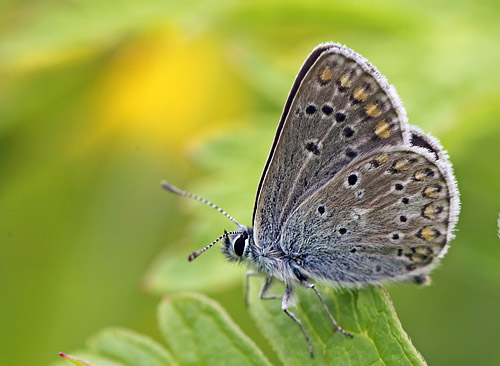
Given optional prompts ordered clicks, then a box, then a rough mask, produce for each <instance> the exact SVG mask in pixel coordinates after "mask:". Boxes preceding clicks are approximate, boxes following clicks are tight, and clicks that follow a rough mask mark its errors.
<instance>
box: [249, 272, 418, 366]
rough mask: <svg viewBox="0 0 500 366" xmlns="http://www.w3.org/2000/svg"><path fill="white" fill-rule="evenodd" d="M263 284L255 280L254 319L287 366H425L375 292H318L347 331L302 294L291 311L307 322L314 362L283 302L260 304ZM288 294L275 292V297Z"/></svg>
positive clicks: (312, 296)
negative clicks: (334, 330) (282, 307)
mask: <svg viewBox="0 0 500 366" xmlns="http://www.w3.org/2000/svg"><path fill="white" fill-rule="evenodd" d="M262 282H263V279H262V278H250V294H249V300H250V314H251V315H252V317H253V318H254V319H255V321H256V323H257V325H258V327H259V328H260V330H261V333H262V334H263V335H264V336H265V337H266V338H267V339H268V341H269V342H270V343H271V345H272V347H273V349H274V350H275V351H276V353H277V354H278V357H279V358H280V359H281V361H282V362H283V364H285V365H304V364H308V365H335V366H342V365H359V366H362V365H425V364H426V363H425V361H424V360H423V358H422V357H421V356H420V354H419V353H418V352H417V350H416V349H415V348H414V347H413V345H412V344H411V342H410V339H409V338H408V335H407V334H406V333H405V332H404V330H403V329H402V327H401V324H400V322H399V320H398V318H397V315H396V313H395V311H394V308H393V306H392V303H391V300H390V298H389V295H388V294H387V292H386V291H385V290H384V289H382V288H375V287H370V288H367V289H363V290H342V291H334V290H333V289H331V288H326V287H325V288H323V287H321V288H319V290H320V293H321V294H322V297H323V299H324V300H325V302H326V304H327V305H328V308H329V309H330V311H331V312H332V314H333V316H334V317H335V319H336V320H337V322H338V323H339V325H340V326H341V327H343V329H345V330H346V331H348V332H350V333H351V334H353V335H354V337H353V338H350V337H347V336H345V335H343V334H341V333H339V332H333V329H334V327H333V325H332V323H331V322H330V320H329V318H328V315H327V314H326V312H325V311H324V309H323V307H322V305H321V303H320V301H319V300H318V298H317V297H316V295H315V293H314V292H313V291H311V290H305V289H298V303H297V308H291V309H290V310H291V311H292V312H293V313H294V314H295V315H296V316H297V317H298V318H299V319H301V321H302V324H303V325H304V327H305V329H306V331H307V333H308V335H309V337H310V338H311V343H312V346H313V349H314V354H315V356H314V358H313V359H311V358H310V356H309V352H308V349H307V344H306V341H305V339H304V337H303V336H302V333H301V332H300V329H299V327H298V326H297V324H295V323H294V322H293V321H292V320H291V319H290V318H288V317H287V316H286V315H285V314H284V313H283V311H282V310H281V302H280V301H279V300H261V299H259V296H258V293H259V289H260V286H261V285H262ZM282 292H283V286H282V285H280V286H273V287H272V288H271V289H270V292H269V293H270V294H271V293H272V294H275V293H276V294H279V293H282Z"/></svg>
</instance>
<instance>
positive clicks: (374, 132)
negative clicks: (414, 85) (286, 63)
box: [253, 44, 409, 246]
mask: <svg viewBox="0 0 500 366" xmlns="http://www.w3.org/2000/svg"><path fill="white" fill-rule="evenodd" d="M408 141H409V130H408V125H407V120H406V114H405V111H404V109H403V107H402V105H401V103H400V101H399V98H398V97H397V95H396V92H395V91H394V89H393V88H392V86H390V85H389V84H388V83H387V81H386V79H385V78H384V77H383V76H381V75H380V74H379V73H378V71H377V70H376V69H375V67H373V66H372V65H371V64H370V63H369V62H368V61H367V60H366V59H364V58H363V57H362V56H360V55H359V54H357V53H355V52H354V51H352V50H350V49H348V48H346V47H343V46H339V45H336V44H326V45H322V46H319V47H317V48H316V49H315V50H314V51H313V52H312V53H311V55H310V56H309V58H308V59H307V60H306V61H305V63H304V65H303V67H302V68H301V70H300V71H299V74H298V75H297V78H296V80H295V83H294V85H293V87H292V90H291V92H290V96H289V97H288V100H287V102H286V104H285V109H284V111H283V115H282V117H281V121H280V124H279V126H278V130H277V132H276V137H275V141H274V143H273V146H272V148H271V151H270V154H269V157H268V160H267V163H266V166H265V168H264V172H263V175H262V178H261V181H260V183H259V188H258V191H257V198H256V204H255V208H254V218H253V227H254V237H255V238H256V243H257V245H259V246H269V245H278V241H279V237H280V233H281V230H282V227H283V224H284V222H285V221H286V220H287V219H288V218H289V216H290V215H291V213H292V212H293V211H294V210H295V209H296V208H297V207H298V206H299V205H300V204H301V203H302V202H304V200H305V199H306V198H307V197H309V196H310V195H311V194H313V193H314V192H316V191H317V190H318V189H319V188H320V187H322V186H323V185H324V184H325V183H326V182H328V181H329V180H330V179H332V177H334V176H335V175H336V174H337V173H338V172H339V171H340V170H341V169H342V168H344V167H345V166H347V165H348V164H349V163H350V162H351V161H352V160H353V159H355V158H356V157H358V156H361V155H365V154H367V153H369V152H370V151H374V150H377V149H380V148H381V147H383V146H398V145H402V144H403V143H407V142H408Z"/></svg>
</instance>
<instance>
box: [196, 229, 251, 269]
mask: <svg viewBox="0 0 500 366" xmlns="http://www.w3.org/2000/svg"><path fill="white" fill-rule="evenodd" d="M239 233H242V231H238V230H235V231H230V232H227V231H226V230H224V234H222V235H221V236H219V237H218V238H217V239H215V240H214V241H213V242H211V243H210V244H208V245H207V246H206V247H205V248H201V249H200V250H197V251H196V252H193V253H191V254H190V255H189V257H188V261H190V262H191V261H193V260H194V259H196V258H197V257H198V256H199V255H200V254H201V253H203V252H204V251H206V250H207V249H210V248H211V247H212V246H213V245H214V244H215V243H217V242H218V241H219V240H221V239H222V238H225V237H226V236H228V235H233V234H239Z"/></svg>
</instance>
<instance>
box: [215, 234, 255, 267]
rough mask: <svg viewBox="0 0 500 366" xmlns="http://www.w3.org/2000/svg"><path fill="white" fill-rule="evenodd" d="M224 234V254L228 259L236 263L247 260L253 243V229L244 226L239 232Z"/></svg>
mask: <svg viewBox="0 0 500 366" xmlns="http://www.w3.org/2000/svg"><path fill="white" fill-rule="evenodd" d="M224 234H225V237H224V240H223V241H222V252H223V253H224V255H225V256H226V258H228V259H229V260H230V261H234V262H242V261H244V260H245V259H247V258H248V256H249V255H250V249H251V243H252V242H253V237H252V229H251V228H249V227H246V226H243V225H242V226H240V228H239V230H238V231H236V232H232V233H227V232H225V233H224Z"/></svg>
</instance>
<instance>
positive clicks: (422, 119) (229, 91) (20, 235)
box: [0, 0, 500, 366]
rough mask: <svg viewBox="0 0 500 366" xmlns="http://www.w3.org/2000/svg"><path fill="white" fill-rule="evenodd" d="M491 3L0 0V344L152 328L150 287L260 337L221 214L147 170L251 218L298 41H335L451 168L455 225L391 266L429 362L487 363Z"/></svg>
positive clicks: (49, 351) (499, 110)
mask: <svg viewBox="0 0 500 366" xmlns="http://www.w3.org/2000/svg"><path fill="white" fill-rule="evenodd" d="M499 19H500V4H499V3H498V2H497V1H493V0H491V1H488V0H481V1H474V2H472V1H446V0H445V1H431V0H426V1H419V2H413V1H397V0H386V1H369V0H363V1H356V2H353V1H349V0H345V1H326V0H325V1H314V2H311V1H305V0H304V1H298V0H294V1H289V0H281V1H273V2H269V1H264V0H252V1H228V0H226V1H217V2H215V1H209V0H200V1H168V0H167V1H159V0H145V1H141V2H138V1H133V0H118V1H112V2H103V1H97V0H85V1H83V0H69V1H64V2H61V1H50V0H47V1H15V0H10V1H9V0H7V1H5V0H4V1H3V2H1V3H0V363H1V364H3V365H11V366H12V365H28V364H37V365H45V364H49V363H51V362H53V361H55V360H56V359H57V358H58V356H57V353H58V352H60V351H65V352H71V351H72V350H74V349H77V348H81V347H83V345H84V342H85V339H86V338H87V337H89V336H90V335H92V334H93V333H95V332H96V331H98V330H99V329H101V328H103V327H106V326H125V327H130V328H132V329H134V330H137V331H139V332H142V333H145V334H149V335H152V336H153V337H155V338H156V339H159V338H160V337H159V336H158V330H157V329H156V305H157V303H158V302H159V298H160V296H161V295H162V294H165V293H173V292H178V291H183V290H185V291H201V292H204V293H207V294H208V295H209V296H211V297H213V298H215V299H217V300H218V301H220V302H221V303H222V305H223V306H224V307H225V308H226V309H227V310H228V311H229V313H230V314H231V315H232V317H233V318H234V319H235V320H236V322H237V323H238V324H239V325H240V326H241V327H242V328H243V329H244V330H245V331H246V332H247V333H248V334H249V335H250V336H252V338H254V340H255V341H256V342H257V343H258V344H259V345H260V346H261V347H262V348H263V349H264V350H265V351H266V353H267V354H268V355H270V358H271V359H272V360H276V358H275V357H274V356H273V355H272V352H271V351H270V350H269V347H268V346H267V345H266V342H265V341H264V340H263V339H262V337H261V336H260V335H259V333H258V331H257V330H256V329H255V327H254V325H253V324H252V322H251V320H250V319H249V316H248V313H247V311H246V309H245V306H244V302H243V291H242V281H243V269H242V268H238V267H234V266H231V265H229V264H227V263H226V262H225V261H224V260H223V258H222V257H221V256H220V253H218V250H212V251H211V252H209V253H207V254H205V255H204V256H203V257H201V258H200V259H198V260H197V261H196V262H194V263H192V264H188V262H187V260H186V257H187V255H188V254H189V253H190V252H191V251H192V250H195V249H198V248H199V247H201V246H202V245H205V244H207V243H209V242H210V241H211V240H212V239H213V238H215V237H217V236H218V235H220V234H221V233H222V230H223V229H224V228H226V229H231V228H232V225H231V222H229V221H227V220H226V219H225V218H224V217H222V216H221V215H219V214H217V212H215V211H213V210H210V209H209V208H206V207H202V206H201V204H198V203H196V202H187V201H184V200H182V199H178V198H177V197H174V196H172V195H169V194H167V193H166V192H164V191H162V190H161V189H160V186H159V182H160V180H161V179H169V180H170V181H171V182H172V183H174V184H176V185H178V186H180V187H183V188H185V189H187V190H191V191H193V192H195V193H198V194H200V195H202V196H204V197H206V198H208V199H210V200H213V201H214V202H216V203H217V204H219V205H220V206H222V207H223V208H225V209H226V210H227V211H229V212H230V213H231V214H232V215H233V216H235V217H236V218H237V219H238V220H239V221H240V222H242V223H245V224H250V219H251V214H252V212H251V210H252V208H253V199H254V196H255V190H256V187H257V183H258V180H259V177H260V173H261V171H262V168H263V165H264V162H265V159H266V156H267V153H268V149H269V148H270V146H271V143H272V140H273V136H274V131H275V129H276V125H277V122H278V119H279V116H280V113H281V109H282V108H283V104H284V102H285V99H286V96H287V94H288V91H289V88H290V87H291V84H292V81H293V78H294V76H295V74H296V72H297V71H298V69H299V67H300V65H301V64H302V62H303V60H304V59H305V57H306V56H307V54H308V53H309V52H310V51H311V50H312V48H313V47H314V46H316V45H317V44H319V43H321V42H325V41H335V42H340V43H343V44H346V45H348V46H349V47H351V48H353V49H354V50H356V51H357V52H360V53H361V54H362V55H364V56H365V57H367V58H368V59H369V60H370V61H371V62H372V63H374V64H375V65H376V66H377V67H378V68H379V70H380V71H381V72H382V73H383V74H385V75H386V76H387V77H388V79H389V81H390V82H391V83H393V84H394V85H395V86H396V88H397V90H398V92H399V94H400V96H401V98H402V100H403V102H404V104H405V107H406V109H407V111H408V116H409V119H410V122H411V123H413V124H416V125H418V126H419V127H421V128H423V129H424V130H425V131H427V132H432V134H434V135H435V136H437V137H438V138H440V140H441V142H442V143H443V145H444V147H445V148H446V149H447V150H448V151H449V154H450V157H451V161H452V163H453V164H454V167H455V173H456V176H457V179H458V183H459V189H460V192H461V200H462V213H461V216H460V220H459V225H458V230H457V233H456V234H457V238H456V240H454V241H453V242H452V245H451V248H450V251H449V253H448V255H447V256H446V257H445V259H444V260H443V263H442V266H441V267H440V268H438V269H437V270H436V271H435V272H434V273H433V284H432V285H431V286H430V287H427V288H423V289H420V288H416V287H414V286H392V287H389V292H390V293H391V296H392V298H393V301H394V305H395V308H396V311H397V313H398V315H399V317H400V319H401V322H402V324H403V327H404V328H405V330H406V331H407V332H408V334H409V335H410V337H411V338H412V341H413V342H414V344H415V346H416V348H417V349H418V350H419V351H420V352H421V353H422V355H423V356H424V358H425V359H426V360H427V362H428V363H429V364H431V365H470V364H477V365H498V364H500V347H498V346H497V343H498V335H499V329H500V316H499V313H498V307H499V303H500V291H499V289H500V240H499V239H498V237H497V232H496V230H497V228H496V220H497V217H498V213H499V212H500V169H499V165H500V163H499V159H500V123H499V121H500V120H499V118H500V117H499V116H500V102H499V101H500V72H499V70H498V64H499V61H500V26H499V24H500V23H499V21H498V20H499Z"/></svg>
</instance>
